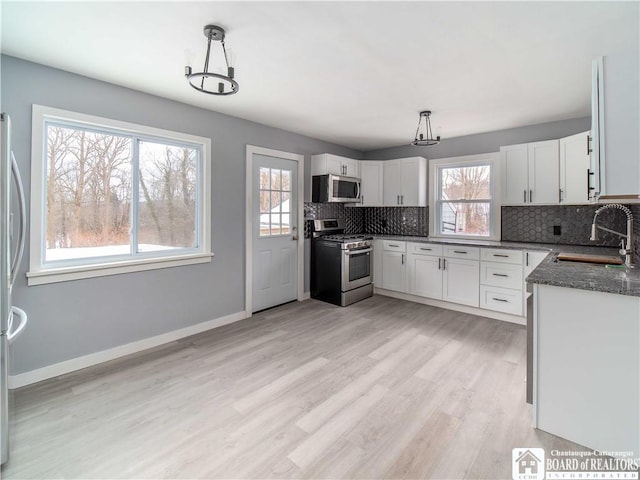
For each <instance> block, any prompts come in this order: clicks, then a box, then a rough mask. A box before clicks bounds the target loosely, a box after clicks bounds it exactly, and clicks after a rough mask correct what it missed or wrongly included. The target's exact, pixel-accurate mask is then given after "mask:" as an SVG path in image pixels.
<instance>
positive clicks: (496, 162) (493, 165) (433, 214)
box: [429, 152, 502, 241]
mask: <svg viewBox="0 0 640 480" xmlns="http://www.w3.org/2000/svg"><path fill="white" fill-rule="evenodd" d="M481 165H489V166H490V169H491V173H490V175H491V177H490V178H491V186H490V194H491V199H490V201H489V212H490V219H491V220H490V223H489V236H483V235H460V234H447V233H443V232H440V231H439V230H438V226H439V225H440V223H441V222H440V216H441V212H440V209H439V208H438V207H439V205H440V203H441V200H440V198H439V197H440V193H441V192H440V172H441V169H443V168H456V167H474V166H481ZM501 178H502V171H501V165H500V154H499V153H498V152H494V153H485V154H479V155H465V156H461V157H448V158H439V159H436V160H430V161H429V180H430V181H429V236H430V237H434V238H447V239H460V240H485V241H487V240H489V241H499V240H500V239H501V207H502V201H501V190H500V188H501V185H502V184H501ZM450 202H451V203H456V199H453V200H450ZM473 203H477V202H473Z"/></svg>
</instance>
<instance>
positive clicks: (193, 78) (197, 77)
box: [184, 25, 240, 95]
mask: <svg viewBox="0 0 640 480" xmlns="http://www.w3.org/2000/svg"><path fill="white" fill-rule="evenodd" d="M224 34H225V32H224V28H222V27H220V26H218V25H205V27H204V36H205V37H207V56H206V57H205V60H204V71H202V72H196V73H192V71H191V67H190V66H189V65H187V66H186V67H184V76H185V77H187V80H188V81H189V85H191V86H192V87H193V88H195V89H196V90H198V91H199V92H202V93H208V94H209V95H233V94H235V93H238V90H239V89H240V85H238V82H236V81H235V79H234V78H233V77H234V75H235V71H234V69H233V67H230V66H229V59H228V58H227V50H226V48H225V46H224ZM211 42H220V44H221V45H222V53H223V54H224V63H225V64H226V66H227V74H226V75H224V74H222V73H213V72H210V71H209V56H210V55H211ZM207 80H212V81H214V82H216V85H215V87H214V89H210V88H208V86H207V85H206V83H207V82H206V81H207Z"/></svg>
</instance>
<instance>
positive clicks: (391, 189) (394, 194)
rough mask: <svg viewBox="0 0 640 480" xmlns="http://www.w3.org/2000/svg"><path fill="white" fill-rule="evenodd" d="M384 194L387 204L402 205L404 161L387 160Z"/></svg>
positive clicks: (392, 205) (391, 205) (390, 205)
mask: <svg viewBox="0 0 640 480" xmlns="http://www.w3.org/2000/svg"><path fill="white" fill-rule="evenodd" d="M382 191H383V196H384V204H385V206H389V207H395V206H398V205H400V193H401V192H402V163H401V162H400V161H399V160H387V161H386V162H385V163H384V181H383V188H382Z"/></svg>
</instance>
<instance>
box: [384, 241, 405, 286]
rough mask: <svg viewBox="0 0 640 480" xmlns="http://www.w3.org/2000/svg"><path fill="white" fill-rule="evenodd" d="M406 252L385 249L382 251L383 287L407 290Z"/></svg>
mask: <svg viewBox="0 0 640 480" xmlns="http://www.w3.org/2000/svg"><path fill="white" fill-rule="evenodd" d="M406 255H407V254H406V253H404V252H397V251H390V250H384V251H383V252H382V288H386V289H387V290H394V291H396V292H406V290H407V263H406V261H405V257H406Z"/></svg>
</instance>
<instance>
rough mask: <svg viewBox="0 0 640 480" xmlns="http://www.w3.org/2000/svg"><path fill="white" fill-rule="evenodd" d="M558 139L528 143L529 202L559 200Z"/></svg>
mask: <svg viewBox="0 0 640 480" xmlns="http://www.w3.org/2000/svg"><path fill="white" fill-rule="evenodd" d="M559 153H560V152H559V147H558V140H549V141H547V142H536V143H530V144H529V155H528V157H529V203H533V204H540V203H555V204H557V203H558V202H559V201H560V159H559Z"/></svg>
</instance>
